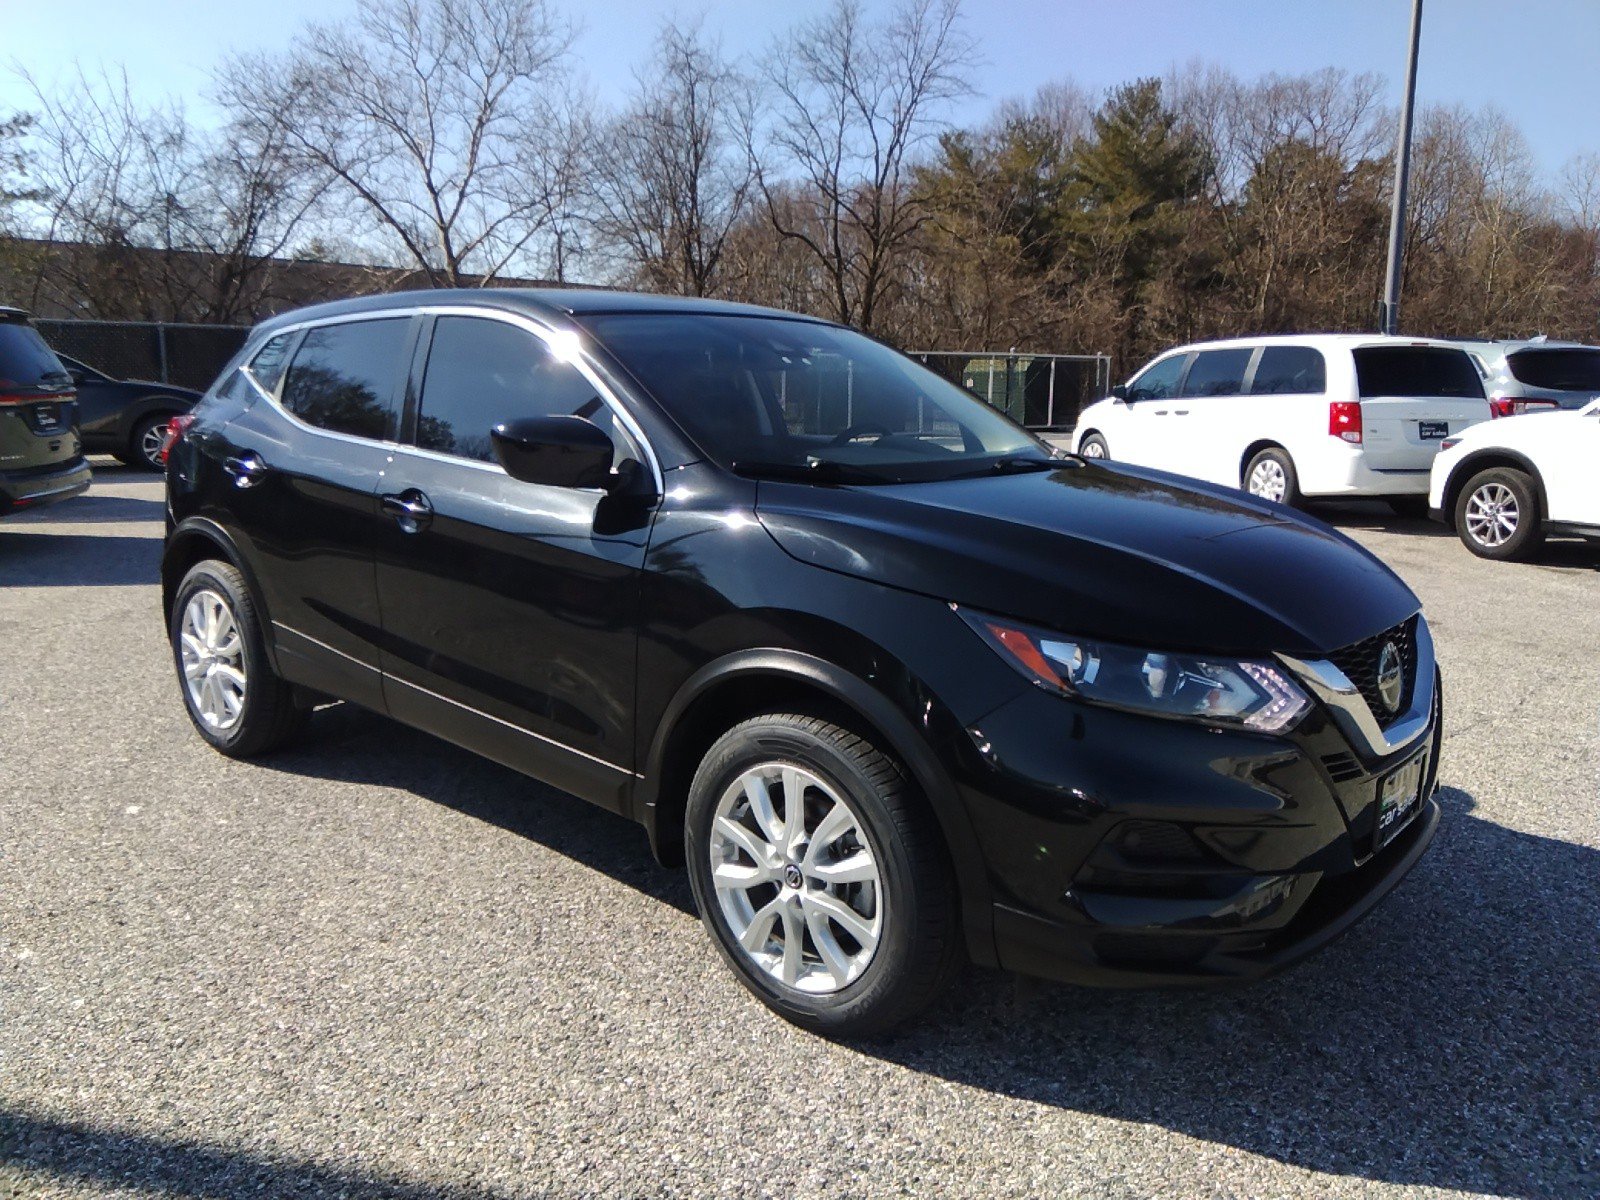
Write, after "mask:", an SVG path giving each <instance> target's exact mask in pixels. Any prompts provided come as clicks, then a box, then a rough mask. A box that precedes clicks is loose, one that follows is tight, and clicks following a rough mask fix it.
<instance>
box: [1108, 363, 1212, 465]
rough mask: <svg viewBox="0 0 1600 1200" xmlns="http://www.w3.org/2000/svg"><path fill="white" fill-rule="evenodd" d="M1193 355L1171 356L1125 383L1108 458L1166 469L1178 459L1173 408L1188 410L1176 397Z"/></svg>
mask: <svg viewBox="0 0 1600 1200" xmlns="http://www.w3.org/2000/svg"><path fill="white" fill-rule="evenodd" d="M1193 358H1194V355H1193V354H1171V355H1168V356H1167V357H1166V358H1163V359H1159V360H1157V361H1156V362H1154V363H1152V364H1151V365H1150V366H1148V367H1146V368H1145V369H1144V370H1143V371H1142V372H1140V374H1139V376H1138V378H1137V379H1135V380H1133V382H1131V383H1130V384H1128V398H1127V401H1126V405H1127V409H1126V412H1125V414H1124V416H1123V420H1122V421H1121V423H1120V431H1119V433H1118V434H1117V435H1116V436H1115V437H1113V438H1112V442H1111V457H1112V458H1116V459H1121V460H1122V461H1123V462H1130V463H1133V464H1134V465H1135V466H1140V467H1156V468H1159V469H1161V470H1168V469H1170V468H1171V467H1172V464H1173V461H1174V459H1175V457H1176V456H1177V447H1176V445H1175V442H1176V440H1177V429H1176V426H1177V423H1178V419H1179V418H1178V417H1176V416H1175V415H1174V411H1175V410H1176V409H1179V408H1182V409H1184V410H1186V411H1187V409H1188V407H1189V406H1188V404H1187V403H1185V402H1181V401H1180V400H1179V398H1178V387H1179V385H1180V384H1181V383H1182V382H1183V374H1184V368H1185V367H1187V366H1188V365H1189V363H1190V361H1191V360H1192V359H1193Z"/></svg>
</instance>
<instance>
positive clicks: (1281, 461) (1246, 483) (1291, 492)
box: [1240, 446, 1306, 508]
mask: <svg viewBox="0 0 1600 1200" xmlns="http://www.w3.org/2000/svg"><path fill="white" fill-rule="evenodd" d="M1264 463H1276V464H1277V466H1278V468H1279V470H1281V471H1282V472H1283V495H1282V496H1278V497H1273V496H1268V495H1264V494H1263V493H1262V492H1259V491H1256V490H1255V486H1256V485H1257V484H1258V480H1257V476H1256V471H1257V468H1258V467H1260V466H1261V465H1262V464H1264ZM1240 486H1241V487H1242V488H1243V489H1244V490H1245V491H1246V492H1248V493H1249V494H1250V495H1252V496H1254V497H1256V499H1258V500H1273V499H1275V500H1276V501H1277V502H1278V503H1279V504H1287V505H1288V506H1289V507H1290V508H1299V507H1301V506H1302V505H1303V504H1305V500H1306V498H1305V497H1304V496H1303V495H1301V494H1300V475H1299V473H1298V472H1296V471H1295V469H1294V460H1293V459H1292V458H1290V457H1289V452H1288V451H1287V450H1285V449H1283V447H1281V446H1268V447H1267V448H1266V449H1265V450H1261V451H1259V452H1257V453H1256V455H1255V456H1254V457H1253V458H1251V460H1250V461H1249V462H1248V463H1246V464H1245V468H1244V478H1243V479H1242V480H1241V481H1240Z"/></svg>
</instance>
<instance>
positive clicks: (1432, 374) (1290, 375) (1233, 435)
mask: <svg viewBox="0 0 1600 1200" xmlns="http://www.w3.org/2000/svg"><path fill="white" fill-rule="evenodd" d="M1489 417H1490V412H1489V402H1488V400H1487V399H1486V398H1485V396H1484V390H1483V379H1482V377H1481V376H1480V375H1479V373H1478V370H1477V368H1476V367H1475V366H1474V365H1473V362H1472V359H1471V358H1470V357H1468V355H1467V352H1466V351H1465V350H1463V349H1462V348H1461V347H1460V345H1459V344H1455V343H1451V342H1443V341H1430V340H1425V339H1416V338H1401V337H1384V336H1381V335H1378V334H1308V335H1304V336H1301V335H1280V336H1274V337H1253V338H1238V339H1234V340H1231V341H1219V342H1202V343H1197V344H1195V345H1190V346H1181V347H1179V348H1178V349H1176V350H1171V351H1168V352H1167V353H1166V354H1163V355H1162V356H1161V357H1159V358H1157V359H1156V360H1155V361H1154V362H1152V363H1151V364H1150V365H1149V366H1147V367H1145V368H1144V369H1143V370H1142V371H1140V372H1139V373H1138V374H1137V375H1135V376H1134V377H1133V378H1132V379H1131V380H1129V381H1128V382H1127V383H1126V384H1124V385H1121V386H1119V387H1115V388H1113V389H1112V390H1111V395H1110V396H1109V397H1107V398H1106V399H1104V400H1101V401H1098V402H1097V403H1095V404H1091V405H1090V406H1089V407H1088V408H1086V409H1084V410H1083V412H1082V414H1081V415H1080V416H1079V418H1078V425H1077V428H1076V430H1075V431H1074V434H1073V449H1074V450H1076V451H1077V452H1078V453H1079V454H1081V455H1083V456H1084V457H1085V458H1115V459H1119V460H1122V461H1124V462H1130V463H1135V464H1137V465H1139V466H1146V467H1155V468H1157V469H1159V470H1163V471H1172V472H1175V473H1177V474H1179V475H1189V476H1193V477H1194V478H1197V479H1204V480H1208V481H1210V482H1212V483H1220V484H1225V485H1227V486H1228V487H1237V488H1243V489H1244V490H1245V491H1247V492H1249V493H1250V494H1251V495H1253V496H1261V497H1263V498H1265V499H1268V500H1277V501H1280V502H1281V503H1284V504H1298V503H1300V502H1301V501H1302V500H1304V499H1306V498H1315V497H1340V496H1350V497H1354V496H1372V497H1381V498H1383V499H1386V500H1389V501H1390V502H1391V503H1392V504H1393V505H1394V507H1395V508H1396V509H1397V510H1398V511H1416V512H1419V513H1420V512H1422V511H1424V510H1425V509H1426V505H1427V494H1428V471H1429V468H1430V467H1432V465H1433V459H1434V456H1435V455H1436V454H1437V453H1438V452H1439V443H1440V442H1442V441H1443V440H1444V439H1445V438H1446V437H1448V436H1449V435H1451V434H1455V433H1460V432H1461V431H1462V430H1463V429H1465V428H1467V426H1469V425H1475V424H1477V423H1478V422H1479V421H1487V420H1488V419H1489Z"/></svg>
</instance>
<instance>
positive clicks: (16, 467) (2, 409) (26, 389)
mask: <svg viewBox="0 0 1600 1200" xmlns="http://www.w3.org/2000/svg"><path fill="white" fill-rule="evenodd" d="M74 419H75V418H74V398H73V390H72V377H71V376H69V375H68V374H67V372H66V368H64V367H63V366H62V365H61V363H60V361H59V360H58V359H57V358H56V356H55V355H54V354H53V353H51V351H50V347H49V346H47V345H46V344H45V341H44V339H43V338H42V337H40V336H39V331H38V330H37V329H35V328H34V327H33V326H32V325H31V324H30V323H29V321H28V314H27V313H25V312H23V311H22V310H21V309H20V308H4V307H0V516H3V515H4V514H6V513H8V512H12V511H14V510H16V509H19V508H27V507H30V506H32V505H35V504H50V503H53V502H55V501H58V500H67V499H70V498H71V497H73V496H76V495H78V494H80V493H81V492H83V491H85V490H87V489H88V487H89V479H90V471H89V464H88V463H87V462H85V461H84V458H83V448H82V446H81V445H80V444H79V441H78V434H77V431H76V430H75V429H74V428H73V424H74Z"/></svg>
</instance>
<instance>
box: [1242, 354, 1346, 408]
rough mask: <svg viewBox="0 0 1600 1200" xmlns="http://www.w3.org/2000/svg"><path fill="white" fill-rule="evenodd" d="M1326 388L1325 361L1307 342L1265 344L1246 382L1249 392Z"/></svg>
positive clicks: (1281, 392) (1274, 393)
mask: <svg viewBox="0 0 1600 1200" xmlns="http://www.w3.org/2000/svg"><path fill="white" fill-rule="evenodd" d="M1327 390H1328V365H1327V363H1325V362H1324V361H1323V360H1322V351H1320V350H1313V349H1312V348H1311V347H1310V346H1266V347H1263V348H1262V351H1261V358H1260V360H1259V361H1258V362H1257V363H1256V373H1255V378H1254V379H1252V380H1251V382H1250V394H1251V395H1252V396H1277V395H1306V394H1309V393H1314V392H1325V391H1327Z"/></svg>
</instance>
